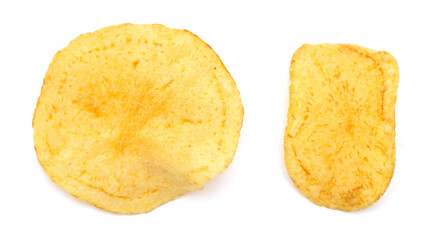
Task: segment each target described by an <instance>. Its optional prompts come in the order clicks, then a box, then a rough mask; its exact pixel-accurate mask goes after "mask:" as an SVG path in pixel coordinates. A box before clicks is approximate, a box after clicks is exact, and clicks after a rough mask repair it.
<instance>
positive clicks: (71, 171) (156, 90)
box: [33, 24, 243, 214]
mask: <svg viewBox="0 0 446 240" xmlns="http://www.w3.org/2000/svg"><path fill="white" fill-rule="evenodd" d="M242 122H243V106H242V103H241V99H240V94H239V91H238V90H237V87H236V85H235V83H234V81H233V79H232V77H231V75H230V74H229V73H228V71H227V70H226V68H225V66H224V65H223V63H222V62H221V60H220V58H219V57H218V56H217V54H216V53H215V52H214V51H213V50H212V49H211V48H210V47H209V46H208V45H207V44H206V43H205V42H203V41H202V40H201V39H200V38H198V37H197V36H195V35H194V34H192V33H190V32H188V31H186V30H179V29H171V28H167V27H164V26H162V25H133V24H123V25H119V26H111V27H106V28H103V29H100V30H98V31H95V32H93V33H87V34H84V35H81V36H79V37H78V38H76V39H75V40H73V41H72V42H70V44H69V45H68V46H67V47H66V48H64V49H62V50H61V51H59V52H58V53H57V54H56V56H55V57H54V59H53V61H52V62H51V64H50V66H49V68H48V71H47V73H46V75H45V79H44V83H43V86H42V90H41V95H40V98H39V101H38V103H37V107H36V110H35V113H34V119H33V128H34V143H35V149H36V152H37V157H38V159H39V162H40V164H41V165H42V167H43V168H44V169H45V171H46V173H47V174H48V175H49V177H50V178H51V179H52V180H53V181H54V182H55V183H57V184H58V185H59V186H61V187H62V188H64V189H66V190H67V191H68V192H70V193H71V194H72V195H74V196H75V197H77V198H79V199H81V200H83V201H86V202H89V203H91V204H93V205H95V206H97V207H99V208H102V209H104V210H107V211H111V212H115V213H126V214H133V213H142V212H148V211H151V210H152V209H154V208H156V207H158V206H160V205H161V204H163V203H166V202H168V201H170V200H173V199H175V198H177V197H179V196H181V195H183V194H185V193H187V192H190V191H194V190H198V189H201V188H202V187H203V184H204V183H205V182H206V181H208V180H209V179H211V178H212V177H213V176H215V175H216V174H219V173H221V172H222V171H223V170H224V169H226V168H227V167H228V165H229V164H230V163H231V161H232V158H233V156H234V154H235V151H236V148H237V144H238V138H239V134H240V129H241V126H242Z"/></svg>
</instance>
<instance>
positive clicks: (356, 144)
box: [285, 44, 399, 211]
mask: <svg viewBox="0 0 446 240" xmlns="http://www.w3.org/2000/svg"><path fill="white" fill-rule="evenodd" d="M290 75H291V85H290V101H289V102H290V105H289V110H288V124H287V128H286V133H285V164H286V167H287V169H288V173H289V175H290V177H291V179H292V180H293V182H294V183H295V185H296V186H297V187H298V189H299V190H300V191H301V192H302V193H303V194H304V195H305V196H307V197H308V198H309V199H310V200H311V201H313V202H314V203H316V204H317V205H320V206H325V207H328V208H332V209H340V210H344V211H351V210H357V209H362V208H365V207H367V206H370V205H371V204H373V203H374V202H375V201H377V200H378V199H379V198H380V197H381V195H382V194H383V193H384V192H385V190H386V188H387V186H388V185H389V183H390V180H391V179H392V176H393V171H394V167H395V102H396V93H397V88H398V79H399V76H398V65H397V62H396V61H395V59H394V58H393V57H392V56H391V55H390V54H388V53H387V52H383V51H374V50H370V49H367V48H364V47H360V46H356V45H348V44H320V45H308V44H305V45H303V46H302V47H300V48H299V49H298V50H297V51H296V52H295V53H294V56H293V59H292V61H291V67H290Z"/></svg>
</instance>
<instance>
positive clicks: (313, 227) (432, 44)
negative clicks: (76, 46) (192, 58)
mask: <svg viewBox="0 0 446 240" xmlns="http://www.w3.org/2000/svg"><path fill="white" fill-rule="evenodd" d="M0 20H1V21H0V24H1V28H0V34H1V36H0V61H1V62H0V67H1V70H0V74H1V75H0V76H1V77H0V78H1V80H0V81H1V85H0V91H1V92H0V98H1V99H0V104H1V107H0V110H1V118H0V123H1V124H0V128H1V129H0V136H1V144H0V146H1V151H0V154H1V155H0V157H1V159H0V184H1V187H0V203H1V204H0V208H1V209H0V221H1V224H0V239H31V238H35V239H93V238H96V239H173V238H181V239H241V238H244V239H314V238H319V239H322V238H324V239H328V238H330V239H354V238H355V239H376V238H380V239H381V238H384V239H386V238H391V237H392V238H397V239H403V237H411V238H417V239H446V232H445V231H446V230H445V228H446V193H445V192H446V187H445V184H446V175H445V169H446V155H445V151H444V150H445V148H446V138H445V137H446V127H445V126H446V114H445V113H446V107H445V104H446V93H445V92H446V74H445V70H446V37H445V33H446V7H445V5H444V4H443V3H442V1H437V2H434V1H416V2H415V1H413V2H412V1H400V2H396V1H377V0H375V1H370V2H368V3H363V2H361V3H360V1H351V2H346V1H326V2H319V1H308V2H307V3H305V2H299V1H290V2H280V1H271V2H262V1H252V2H248V1H246V2H245V1H235V2H231V1H220V2H211V1H203V2H191V1H176V2H173V1H172V2H169V1H161V0H157V1H154V2H149V1H141V2H133V1H128V0H127V1H101V2H99V1H93V0H90V1H70V2H68V1H66V2H64V1H54V2H48V1H41V0H40V1H29V2H21V1H1V3H0ZM127 22H130V23H161V24H164V25H166V26H168V27H173V28H184V29H188V30H190V31H192V32H193V33H195V34H196V35H198V36H199V37H200V38H202V39H203V40H204V41H206V42H207V43H208V44H209V45H210V46H211V47H212V48H213V49H214V50H215V51H216V52H217V53H218V54H219V55H220V57H221V59H222V61H223V62H224V64H225V65H226V67H227V69H228V70H229V72H230V73H231V74H232V76H233V78H234V79H235V81H236V83H237V86H238V88H239V90H240V92H241V96H242V101H243V104H244V107H245V121H244V124H243V129H242V133H241V138H240V144H239V147H238V150H237V154H236V157H235V158H234V161H233V163H232V164H231V165H230V167H229V168H228V169H227V170H226V171H225V172H224V173H223V174H221V175H218V176H216V177H215V178H214V179H213V180H211V181H210V182H208V183H207V184H206V185H205V188H204V190H202V191H199V192H194V193H190V194H187V195H185V196H183V197H181V198H179V199H177V200H174V201H172V202H169V203H167V204H165V205H163V206H161V207H159V208H157V209H155V210H154V211H152V212H150V213H148V214H139V215H130V216H127V215H117V214H112V213H108V212H105V211H102V210H99V209H96V208H95V207H92V206H90V205H89V204H86V203H83V202H81V201H79V200H77V199H76V198H74V197H72V196H71V195H70V194H68V193H67V192H66V191H64V190H62V189H61V188H60V187H58V186H57V185H56V184H54V183H53V182H51V181H50V179H49V178H48V177H47V175H46V174H45V172H44V171H43V170H42V168H41V167H40V165H39V163H38V161H37V159H36V156H35V152H34V148H33V139H32V127H31V120H32V115H33V111H34V108H35V105H36V102H37V98H38V96H39V94H40V87H41V85H42V79H43V77H44V74H45V72H46V70H47V68H48V65H49V63H50V61H51V59H52V57H53V56H54V54H55V53H56V52H57V51H58V50H60V49H62V48H63V47H65V46H66V45H67V44H68V43H69V41H70V40H72V39H74V38H75V37H77V36H78V35H79V34H82V33H86V32H90V31H94V30H97V29H100V28H102V27H106V26H109V25H115V24H120V23H127ZM324 42H331V43H339V42H340V43H355V44H359V45H363V46H366V47H369V48H372V49H377V50H386V51H388V52H390V53H391V54H392V55H393V56H395V58H396V59H397V61H398V63H399V67H400V85H399V90H398V100H397V107H396V118H397V119H396V121H397V128H396V131H397V137H396V146H397V163H396V169H395V175H394V177H393V180H392V183H391V184H390V186H389V188H388V189H387V192H386V193H385V195H384V196H383V197H382V198H381V200H379V201H378V202H377V203H376V204H374V205H373V206H371V207H369V208H368V209H365V210H361V211H357V212H352V213H347V212H341V211H335V210H330V209H326V208H323V207H318V206H316V205H314V204H313V203H311V202H310V201H308V200H307V199H306V198H305V197H304V196H303V195H302V194H300V193H299V191H298V190H297V189H296V188H295V187H294V185H293V184H292V182H291V181H290V179H289V177H288V175H287V173H286V170H285V167H284V163H283V134H284V129H285V123H286V111H287V107H288V84H289V73H288V68H289V64H290V60H291V56H292V54H293V52H294V51H295V50H296V49H297V48H298V47H300V46H301V45H302V44H304V43H324Z"/></svg>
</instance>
